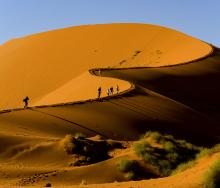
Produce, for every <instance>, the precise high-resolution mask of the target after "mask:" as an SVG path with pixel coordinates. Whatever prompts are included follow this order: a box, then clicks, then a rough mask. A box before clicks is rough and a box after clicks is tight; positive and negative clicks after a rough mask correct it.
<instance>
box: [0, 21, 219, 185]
mask: <svg viewBox="0 0 220 188" xmlns="http://www.w3.org/2000/svg"><path fill="white" fill-rule="evenodd" d="M213 49H214V51H213ZM0 60H1V63H0V73H1V74H0V80H1V84H0V91H1V94H2V96H1V101H0V108H1V109H7V108H14V107H16V108H17V107H21V106H22V103H21V99H22V97H24V96H25V95H29V96H30V98H31V105H33V106H35V105H42V106H39V107H32V108H28V109H14V110H8V111H1V112H0V175H1V176H0V185H7V186H9V185H10V186H11V185H26V183H25V182H26V180H27V182H28V185H30V184H33V185H35V186H42V185H44V184H45V183H46V182H47V181H49V180H51V181H53V183H54V185H55V186H56V185H57V186H60V185H62V184H65V185H69V186H71V185H73V184H77V185H78V184H79V182H81V180H82V179H83V177H87V178H89V181H90V182H92V183H105V182H114V181H115V180H123V179H121V177H120V174H117V172H116V171H115V166H114V165H115V163H113V162H114V160H115V159H110V160H107V161H104V162H101V163H98V164H94V165H91V166H85V167H82V168H81V167H80V168H74V167H71V168H70V167H69V166H68V164H69V162H71V160H72V159H71V157H70V156H69V155H67V154H66V153H65V152H64V150H63V147H62V145H61V144H60V140H61V139H62V138H63V137H64V136H65V135H66V134H75V133H77V132H81V133H84V134H86V135H87V136H95V135H101V136H103V137H104V138H110V139H115V140H137V139H138V138H139V136H140V135H142V134H144V133H145V132H146V131H147V130H159V131H161V132H163V133H168V134H172V135H174V136H175V137H176V138H181V139H186V140H187V141H190V142H192V143H194V144H198V145H202V146H207V145H208V146H210V145H213V144H215V143H218V142H219V141H220V136H219V135H220V128H219V125H220V122H219V113H220V111H219V110H218V106H219V105H220V101H219V96H218V94H219V92H220V88H219V86H218V82H219V79H220V78H219V75H220V74H219V62H220V61H219V60H220V53H219V49H217V48H213V47H211V46H210V45H208V44H206V43H204V42H201V41H200V40H198V39H195V38H192V37H189V36H187V35H185V34H182V33H180V32H177V31H174V30H171V29H167V28H163V27H159V26H153V25H143V24H110V25H96V26H80V27H73V28H67V29H62V30H57V31H50V32H45V33H41V34H36V35H32V36H28V37H24V38H21V39H16V40H13V41H9V42H8V43H6V44H4V45H3V46H1V48H0ZM109 67H110V68H109ZM140 67H142V68H140ZM97 68H98V69H97ZM99 68H103V69H102V71H101V75H102V78H101V79H100V78H99V71H98V70H99ZM106 68H107V69H106ZM89 70H90V72H88V71H89ZM9 73H11V74H9ZM91 73H92V74H93V75H92V74H91ZM119 79H120V80H119ZM116 84H118V85H119V87H120V91H126V92H123V93H120V94H119V95H114V96H110V97H104V98H102V100H96V99H94V98H96V95H97V91H96V90H97V87H98V86H99V85H102V87H103V95H102V96H105V95H106V94H105V90H106V88H107V87H109V86H116ZM86 99H92V100H86ZM75 100H86V101H81V102H73V101H75ZM56 103H60V104H56ZM52 104H53V105H52ZM198 130H199V131H198ZM204 138H205V139H204ZM207 165H208V164H207ZM206 167H207V166H205V167H204V168H206ZM107 168H109V169H111V170H110V171H106V172H105V173H103V172H104V171H105V169H107ZM59 169H61V170H59ZM196 169H197V170H198V168H196ZM94 171H96V172H97V174H98V177H99V178H98V179H97V174H93V175H91V173H93V172H94ZM36 174H38V175H36ZM39 174H40V177H41V179H40V180H42V181H36V179H37V178H39ZM200 175H201V174H198V177H199V176H200ZM36 176H37V177H36ZM72 176H74V177H75V178H72ZM183 176H184V175H180V176H178V177H171V179H172V181H171V183H172V184H175V181H176V182H178V181H179V179H181V178H182V177H183ZM155 181H157V180H152V181H149V184H148V183H147V184H146V185H149V186H153V185H154V182H155ZM158 182H159V183H157V182H156V184H159V185H160V184H161V183H162V184H163V183H164V185H165V184H167V185H168V183H169V182H170V180H166V179H165V180H163V179H162V180H159V181H158ZM133 184H135V183H133ZM133 184H132V185H133ZM121 185H122V186H124V187H126V186H128V184H126V183H125V184H121ZM142 185H144V186H145V183H144V184H142V182H140V186H142ZM175 185H179V184H175ZM183 185H185V184H183ZM97 186H98V185H97ZM100 186H101V185H100ZM103 186H108V185H103ZM109 186H118V184H115V185H109Z"/></svg>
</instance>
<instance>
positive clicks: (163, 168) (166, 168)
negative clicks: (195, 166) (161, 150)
mask: <svg viewBox="0 0 220 188" xmlns="http://www.w3.org/2000/svg"><path fill="white" fill-rule="evenodd" d="M157 168H158V169H159V171H160V172H161V173H162V174H163V176H168V175H170V174H171V172H172V164H171V163H170V162H169V161H168V160H158V166H157Z"/></svg>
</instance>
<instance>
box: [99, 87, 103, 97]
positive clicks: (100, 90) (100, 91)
mask: <svg viewBox="0 0 220 188" xmlns="http://www.w3.org/2000/svg"><path fill="white" fill-rule="evenodd" d="M101 93H102V88H101V87H99V88H98V98H99V99H100V97H101Z"/></svg>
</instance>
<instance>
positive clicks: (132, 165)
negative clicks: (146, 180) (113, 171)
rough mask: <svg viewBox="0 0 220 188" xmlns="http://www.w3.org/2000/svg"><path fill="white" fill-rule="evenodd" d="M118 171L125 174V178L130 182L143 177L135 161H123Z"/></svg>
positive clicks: (120, 162)
mask: <svg viewBox="0 0 220 188" xmlns="http://www.w3.org/2000/svg"><path fill="white" fill-rule="evenodd" d="M118 169H119V170H120V171H121V172H123V173H125V178H126V179H128V180H136V179H139V178H140V177H141V176H142V174H141V173H142V172H141V168H140V166H139V164H138V162H137V161H135V160H128V159H125V158H123V159H121V160H120V161H119V163H118Z"/></svg>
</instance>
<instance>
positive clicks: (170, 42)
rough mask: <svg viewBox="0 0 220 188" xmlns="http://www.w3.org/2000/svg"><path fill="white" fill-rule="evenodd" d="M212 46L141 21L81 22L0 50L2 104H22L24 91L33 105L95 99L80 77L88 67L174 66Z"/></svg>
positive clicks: (0, 106) (12, 42)
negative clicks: (122, 22)
mask: <svg viewBox="0 0 220 188" xmlns="http://www.w3.org/2000/svg"><path fill="white" fill-rule="evenodd" d="M211 50H212V49H211V47H210V46H209V45H207V44H206V43H204V42H201V41H199V40H197V39H195V38H192V37H190V36H187V35H185V34H183V33H180V32H177V31H174V30H171V29H167V28H164V27H160V26H154V25H145V24H107V25H89V26H79V27H72V28H67V29H61V30H56V31H50V32H44V33H40V34H36V35H31V36H27V37H24V38H20V39H14V40H12V41H9V42H7V43H5V44H3V45H2V47H1V49H0V61H1V63H0V92H1V100H0V108H1V109H5V108H14V107H20V106H22V98H23V97H24V96H26V95H29V97H30V98H31V104H32V105H34V104H35V103H36V104H39V103H37V102H38V101H39V102H40V103H41V102H42V103H41V104H45V102H47V101H48V103H57V102H60V101H61V100H63V101H73V100H79V99H80V98H81V99H84V98H87V97H89V98H94V94H93V93H92V92H90V91H94V90H95V91H96V89H97V88H96V85H97V84H94V82H93V81H90V79H89V78H88V79H87V82H86V83H85V81H84V76H82V74H84V73H85V72H87V71H88V70H89V69H91V68H95V67H133V66H154V67H155V66H161V65H167V64H178V63H182V62H186V61H189V60H193V59H197V58H200V57H202V56H206V55H207V54H209V53H210V52H211ZM75 78H76V79H77V80H75V81H74V79H75ZM115 82H116V83H117V82H118V81H115ZM91 83H92V84H91ZM64 85H65V86H66V87H64ZM76 85H78V86H77V87H76ZM79 85H82V86H83V87H79ZM67 86H68V87H67ZM121 87H123V84H122V86H121ZM125 87H126V86H125ZM72 88H78V89H74V91H73V90H72ZM69 90H72V92H74V94H73V95H70V93H69V92H67V91H69ZM54 91H55V92H56V94H53V92H54ZM88 91H89V92H90V95H88V93H87V92H88ZM76 93H78V94H76ZM48 95H49V97H48ZM45 96H46V98H44V97H45ZM95 96H96V95H95ZM48 98H49V100H48ZM58 98H59V99H60V100H59V101H57V99H58ZM41 99H42V100H41Z"/></svg>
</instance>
